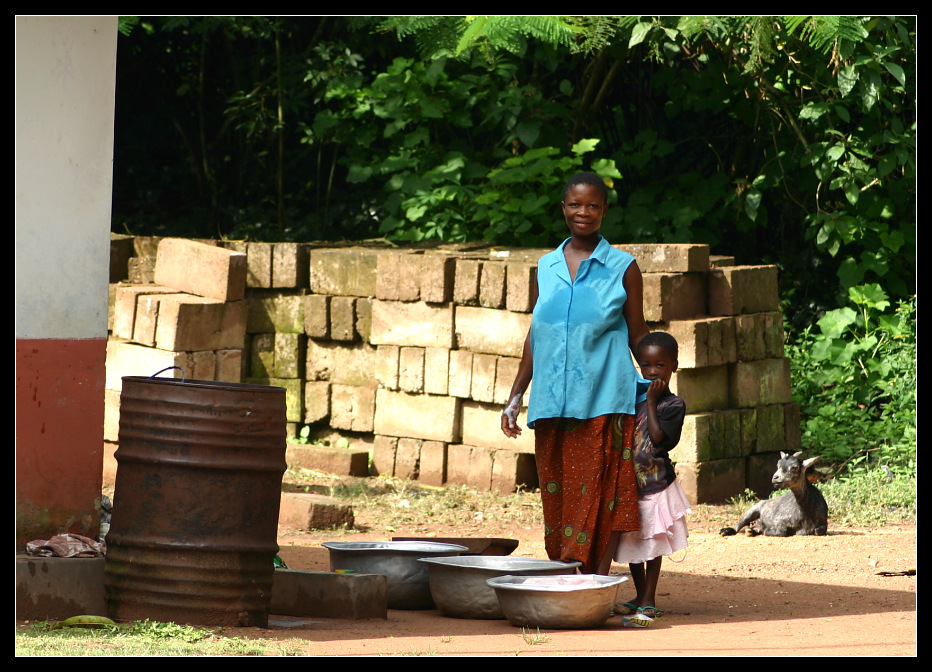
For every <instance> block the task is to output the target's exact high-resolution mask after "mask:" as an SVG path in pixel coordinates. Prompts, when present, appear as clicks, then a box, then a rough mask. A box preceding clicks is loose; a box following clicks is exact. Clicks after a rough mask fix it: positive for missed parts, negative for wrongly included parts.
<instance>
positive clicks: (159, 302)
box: [106, 237, 799, 503]
mask: <svg viewBox="0 0 932 672" xmlns="http://www.w3.org/2000/svg"><path fill="white" fill-rule="evenodd" d="M113 245H114V255H115V256H119V255H120V254H122V255H123V257H125V258H126V259H127V263H126V266H127V269H128V270H127V273H126V277H125V278H124V279H121V280H120V282H117V283H115V284H113V285H111V287H112V291H111V295H112V302H111V303H112V306H113V310H112V317H111V324H112V336H111V342H110V347H109V350H108V376H107V380H108V390H109V391H108V414H107V422H106V435H107V439H108V440H109V441H116V429H117V427H118V406H119V378H120V376H122V375H150V374H151V373H154V372H155V371H157V370H159V369H161V368H164V367H165V366H172V365H178V366H181V367H182V368H184V369H185V371H186V372H187V375H188V377H189V378H208V379H216V380H226V381H243V382H250V383H260V384H269V385H276V386H280V387H284V388H285V389H286V391H287V398H288V410H287V414H288V418H287V419H288V423H289V434H291V435H296V434H297V432H299V431H300V429H301V428H302V427H304V426H309V428H310V430H311V437H312V438H315V439H329V441H330V442H331V443H334V444H336V443H337V442H338V439H339V440H340V441H339V443H341V444H342V443H345V444H347V445H348V446H349V447H350V448H351V449H356V450H365V451H368V452H369V453H370V454H371V455H372V462H373V469H374V470H375V471H376V472H377V473H382V474H388V475H397V476H403V477H406V478H416V479H419V480H421V481H423V482H425V483H428V484H430V485H442V484H444V483H463V484H469V485H474V486H478V487H483V488H492V489H496V490H500V491H503V492H510V491H512V490H513V489H514V488H515V487H516V486H519V485H521V484H525V485H528V486H532V487H533V486H536V485H537V483H536V473H535V466H534V457H533V432H530V431H526V432H525V433H524V434H523V435H522V437H521V438H520V439H518V440H516V441H513V440H510V439H507V438H505V437H504V436H503V435H502V433H501V430H500V429H499V426H500V420H499V416H500V413H501V409H502V407H503V406H504V404H505V403H506V402H507V395H508V392H509V391H510V388H511V384H512V381H513V380H514V375H515V371H516V369H517V366H518V362H519V358H520V354H521V348H522V345H523V342H524V338H525V336H526V334H527V330H528V327H529V326H530V320H531V313H530V311H531V296H532V294H531V290H532V287H533V285H534V282H535V280H536V278H535V273H536V262H537V259H538V258H539V257H540V256H541V255H542V254H544V253H545V252H546V250H526V249H520V250H516V249H513V250H496V249H493V248H489V247H487V246H476V245H472V246H470V245H448V246H437V247H433V248H430V249H389V248H384V247H383V248H373V247H362V246H356V247H317V246H314V245H303V244H296V243H242V242H228V243H224V244H223V246H222V247H221V246H220V245H219V244H217V243H211V242H209V241H208V242H205V243H198V242H194V241H181V240H177V239H176V240H172V239H165V240H162V241H158V240H154V239H146V238H136V239H131V238H124V237H115V238H114V243H113ZM618 247H620V248H622V249H625V250H627V251H629V252H631V253H632V254H633V255H634V256H635V257H636V258H637V259H638V264H639V266H640V267H641V270H642V271H643V273H644V306H645V317H646V318H647V320H648V322H649V325H650V327H651V329H652V330H657V329H662V330H666V331H669V332H671V333H672V334H674V335H675V336H676V338H677V340H678V341H679V343H680V356H679V362H680V370H679V371H678V372H677V373H676V374H675V376H674V378H673V381H672V383H671V384H672V387H673V389H674V390H675V391H676V392H677V394H679V395H680V396H682V397H683V398H684V399H685V400H686V404H687V409H688V410H689V415H687V418H686V425H685V427H684V433H683V439H682V440H681V442H680V445H679V446H677V448H676V450H675V452H674V459H675V461H676V462H677V472H678V474H679V475H680V478H681V479H682V483H683V486H684V488H685V489H686V491H687V493H688V495H689V497H690V499H691V500H692V501H693V502H694V503H699V502H715V501H723V500H724V499H727V498H728V497H731V496H733V495H736V494H739V493H741V492H742V491H743V490H744V489H745V487H751V488H752V489H757V490H759V491H761V492H764V491H768V490H769V482H766V483H765V482H762V481H761V477H759V476H757V474H758V473H759V472H761V471H764V472H767V473H769V471H767V470H766V469H764V470H761V469H759V468H758V466H759V465H760V464H761V463H763V464H768V465H769V464H772V462H773V453H775V452H776V451H778V450H795V449H798V448H799V412H798V408H797V407H796V406H795V405H794V404H792V403H791V400H790V376H789V360H788V359H787V358H786V357H784V353H783V322H782V315H781V314H780V312H779V301H778V294H777V272H776V267H774V266H735V265H730V264H729V260H728V259H720V258H719V259H715V260H713V263H710V257H709V250H708V246H705V245H619V246H618ZM120 250H122V251H120ZM523 417H524V416H523V415H522V420H523ZM522 424H523V422H522ZM313 459H314V458H313V449H311V448H299V447H298V446H291V447H290V448H289V462H290V463H294V464H300V463H302V462H303V463H305V465H306V466H313ZM768 468H769V467H768ZM765 475H766V474H765ZM764 480H766V479H764Z"/></svg>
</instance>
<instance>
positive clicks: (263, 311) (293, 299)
mask: <svg viewBox="0 0 932 672" xmlns="http://www.w3.org/2000/svg"><path fill="white" fill-rule="evenodd" d="M246 307H247V317H246V333H248V334H262V333H270V332H276V333H286V334H303V333H304V290H295V291H294V293H282V290H265V291H263V290H254V291H252V292H250V293H249V296H248V297H246Z"/></svg>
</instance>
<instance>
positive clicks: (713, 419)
mask: <svg viewBox="0 0 932 672" xmlns="http://www.w3.org/2000/svg"><path fill="white" fill-rule="evenodd" d="M724 434H725V426H724V423H723V422H722V414H721V413H720V412H717V411H711V412H708V413H687V414H686V417H685V418H683V431H682V433H681V434H680V442H679V443H678V444H676V447H675V448H674V449H673V450H671V451H670V459H671V460H673V461H674V462H705V461H706V460H710V459H712V452H713V450H714V446H715V444H716V443H717V442H719V441H721V438H722V437H723V436H724Z"/></svg>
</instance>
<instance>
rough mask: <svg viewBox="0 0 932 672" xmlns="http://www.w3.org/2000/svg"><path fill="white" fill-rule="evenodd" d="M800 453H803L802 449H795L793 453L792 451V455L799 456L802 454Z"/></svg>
mask: <svg viewBox="0 0 932 672" xmlns="http://www.w3.org/2000/svg"><path fill="white" fill-rule="evenodd" d="M802 454H803V451H801V450H798V451H796V452H795V453H793V457H799V456H800V455H802Z"/></svg>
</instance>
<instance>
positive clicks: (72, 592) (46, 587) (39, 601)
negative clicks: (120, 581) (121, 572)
mask: <svg viewBox="0 0 932 672" xmlns="http://www.w3.org/2000/svg"><path fill="white" fill-rule="evenodd" d="M104 562H105V561H104V558H54V557H52V558H40V557H34V556H31V555H17V556H16V618H17V619H19V620H23V621H26V620H28V621H45V620H55V621H63V620H65V619H66V618H70V617H71V616H81V615H84V614H92V615H94V616H107V615H108V614H107V600H106V593H105V590H104Z"/></svg>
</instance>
